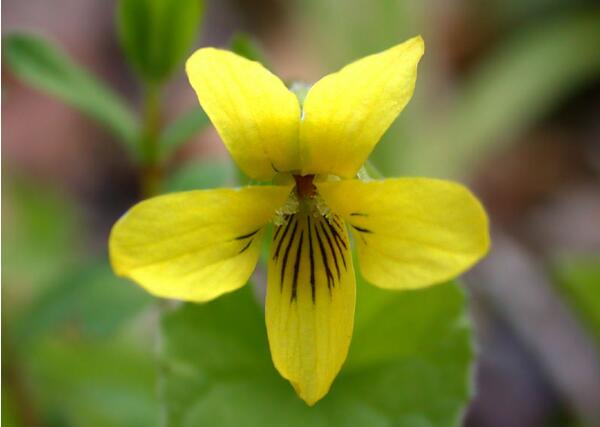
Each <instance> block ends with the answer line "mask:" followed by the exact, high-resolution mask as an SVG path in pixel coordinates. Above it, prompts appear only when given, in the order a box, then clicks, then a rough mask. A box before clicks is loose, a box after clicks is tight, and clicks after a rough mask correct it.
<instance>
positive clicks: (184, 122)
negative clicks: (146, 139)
mask: <svg viewBox="0 0 600 427" xmlns="http://www.w3.org/2000/svg"><path fill="white" fill-rule="evenodd" d="M209 125H210V120H208V116H207V115H206V113H205V112H204V110H203V109H202V108H200V107H198V108H194V109H193V110H191V111H189V112H188V113H186V114H184V115H183V116H181V117H179V118H177V119H176V120H175V121H173V123H171V124H170V125H169V126H167V127H166V129H165V130H164V132H163V133H162V134H161V135H160V138H159V140H158V144H159V150H160V157H161V158H162V159H167V158H169V157H170V156H171V155H172V154H173V153H174V152H175V151H176V150H177V149H178V148H180V147H181V146H182V145H183V144H185V143H186V142H187V141H188V140H189V139H190V138H191V137H193V136H194V135H196V134H197V133H199V132H200V131H202V130H203V129H205V128H206V127H208V126H209Z"/></svg>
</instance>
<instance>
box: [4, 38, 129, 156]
mask: <svg viewBox="0 0 600 427" xmlns="http://www.w3.org/2000/svg"><path fill="white" fill-rule="evenodd" d="M2 50H3V54H4V58H5V59H6V62H7V63H8V65H9V66H10V68H11V69H12V71H13V73H14V74H15V75H16V76H18V78H19V79H22V80H23V81H24V82H25V83H27V84H29V85H31V86H33V87H35V88H37V89H40V90H42V91H44V92H46V93H48V94H49V95H52V96H54V97H56V98H58V99H59V100H61V101H62V102H64V103H65V104H67V105H70V106H72V107H74V108H76V109H78V110H81V111H82V112H84V113H85V114H86V115H88V116H89V117H90V118H92V119H94V120H96V121H97V122H98V123H100V124H102V125H104V126H105V127H106V128H107V129H109V130H110V131H112V132H113V133H114V134H115V136H116V137H117V138H118V139H119V140H120V141H121V142H122V143H124V144H125V145H126V147H127V148H128V149H129V150H130V151H132V152H134V151H135V147H134V146H135V143H136V142H135V135H136V132H137V129H136V128H137V126H136V120H135V116H134V114H133V113H132V112H131V110H130V109H129V108H128V107H127V105H126V104H125V102H124V101H123V100H122V99H121V98H120V97H119V96H118V95H117V94H115V93H114V92H113V91H112V90H111V89H109V88H108V87H107V86H106V85H105V84H104V83H102V82H100V81H98V80H97V79H96V78H95V77H93V76H92V75H91V73H90V72H89V71H87V70H85V69H84V68H82V67H80V66H79V65H77V64H75V63H74V62H73V61H72V60H71V59H70V58H69V57H68V56H67V55H66V54H65V53H63V52H62V51H61V49H59V48H58V47H56V46H54V45H53V44H52V43H50V42H49V41H48V40H46V39H44V38H42V37H40V36H36V35H33V34H25V33H22V34H9V35H7V36H4V37H3V38H2Z"/></svg>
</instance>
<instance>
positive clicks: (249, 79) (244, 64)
mask: <svg viewBox="0 0 600 427" xmlns="http://www.w3.org/2000/svg"><path fill="white" fill-rule="evenodd" d="M186 71H187V74H188V78H189V80H190V83H191V85H192V87H193V88H194V90H195V91H196V94H197V95H198V100H199V101H200V105H202V108H203V109H204V111H206V114H207V115H208V117H210V119H211V121H212V123H213V124H214V126H215V127H216V129H217V131H218V132H219V135H220V136H221V138H222V139H223V142H224V143H225V145H226V146H227V149H228V150H229V152H230V153H231V155H232V157H233V159H234V160H235V162H236V163H237V165H238V166H239V167H240V169H242V170H243V171H244V172H245V173H246V174H247V175H248V176H250V177H251V178H254V179H259V180H268V179H270V178H272V177H273V175H274V174H275V173H276V172H278V171H285V172H287V171H292V170H299V168H300V161H299V154H298V124H299V121H300V105H299V103H298V99H297V98H296V96H295V95H294V94H293V93H291V92H290V91H289V90H288V89H287V88H286V87H285V85H284V84H283V82H282V81H281V80H279V78H277V77H276V76H275V75H273V74H272V73H270V72H269V71H268V70H267V69H265V68H264V67H263V66H262V65H260V64H259V63H258V62H254V61H249V60H247V59H245V58H242V57H241V56H238V55H236V54H234V53H232V52H228V51H225V50H219V49H213V48H204V49H199V50H197V51H196V52H195V53H194V54H193V55H192V56H191V57H190V58H189V59H188V61H187V63H186Z"/></svg>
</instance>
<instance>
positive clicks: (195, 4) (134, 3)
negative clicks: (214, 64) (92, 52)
mask: <svg viewBox="0 0 600 427" xmlns="http://www.w3.org/2000/svg"><path fill="white" fill-rule="evenodd" d="M203 12H204V2H203V1H202V0H120V1H119V4H118V9H117V28H118V32H119V39H120V42H121V45H122V47H123V50H124V52H125V55H126V56H127V58H128V59H129V61H130V63H131V65H132V67H133V69H134V70H135V71H136V72H137V73H138V74H139V75H140V76H141V77H142V78H143V79H144V80H146V81H148V82H153V83H159V82H162V81H164V80H165V79H166V78H167V77H169V75H170V74H171V73H172V72H173V71H174V70H175V69H176V68H177V67H178V66H179V65H180V63H181V62H182V61H183V59H184V57H185V55H186V54H188V53H189V50H190V48H191V45H192V43H193V42H194V39H195V38H196V35H197V34H198V30H199V29H200V23H201V20H202V16H203Z"/></svg>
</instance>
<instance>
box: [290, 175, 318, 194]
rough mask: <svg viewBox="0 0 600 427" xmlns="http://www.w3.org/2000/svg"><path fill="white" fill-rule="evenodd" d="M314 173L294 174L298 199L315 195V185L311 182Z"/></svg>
mask: <svg viewBox="0 0 600 427" xmlns="http://www.w3.org/2000/svg"><path fill="white" fill-rule="evenodd" d="M314 179H315V176H314V175H304V176H302V175H294V180H295V181H296V191H297V192H298V197H299V198H300V199H312V198H314V197H315V196H316V195H317V187H315V184H313V180H314Z"/></svg>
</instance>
